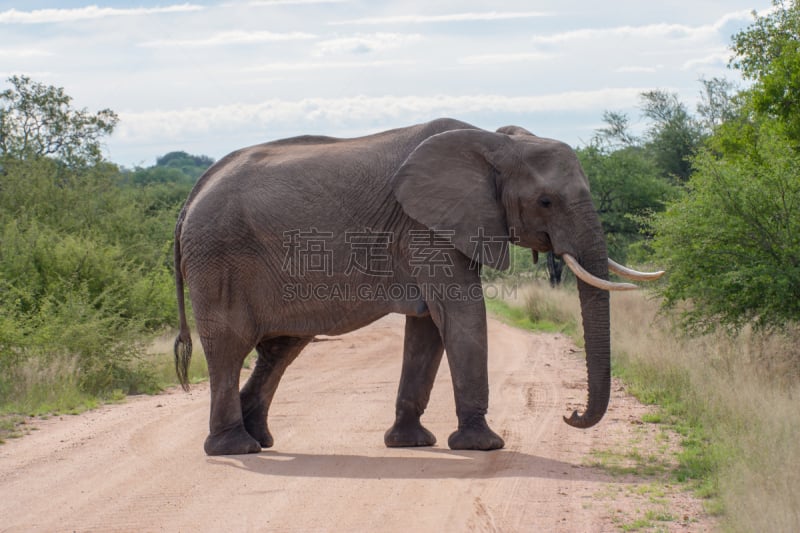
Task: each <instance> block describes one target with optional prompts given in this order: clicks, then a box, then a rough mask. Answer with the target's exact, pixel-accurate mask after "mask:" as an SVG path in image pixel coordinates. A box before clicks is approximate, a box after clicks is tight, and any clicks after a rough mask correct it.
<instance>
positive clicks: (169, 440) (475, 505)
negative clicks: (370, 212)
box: [0, 315, 709, 532]
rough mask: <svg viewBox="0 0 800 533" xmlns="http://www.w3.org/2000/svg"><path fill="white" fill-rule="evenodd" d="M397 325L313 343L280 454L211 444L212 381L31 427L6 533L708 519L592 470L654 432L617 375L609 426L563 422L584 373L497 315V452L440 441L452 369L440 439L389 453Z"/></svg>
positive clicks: (440, 390)
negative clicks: (211, 452)
mask: <svg viewBox="0 0 800 533" xmlns="http://www.w3.org/2000/svg"><path fill="white" fill-rule="evenodd" d="M402 332H403V317H400V316H396V315H393V316H389V317H386V318H385V319H383V320H381V321H379V322H376V323H375V324H373V325H371V326H369V327H367V328H364V329H362V330H360V331H357V332H354V333H351V334H349V335H346V336H343V337H340V338H338V339H337V340H331V341H330V342H319V343H314V344H312V345H310V346H309V347H308V348H307V349H306V351H305V352H304V353H303V355H302V356H301V357H300V358H299V359H298V360H297V361H296V362H295V363H294V364H293V365H292V367H290V368H289V370H288V371H287V373H286V375H285V377H284V379H283V382H282V383H281V387H280V388H279V389H278V393H277V395H276V397H275V401H274V403H273V408H272V414H271V429H272V432H273V435H274V436H275V447H274V448H272V449H270V450H265V451H263V452H262V453H261V454H257V455H250V456H234V457H207V456H205V455H204V454H203V439H204V438H205V435H206V429H207V423H208V421H207V416H208V389H207V385H195V386H193V388H192V392H191V393H189V394H186V393H183V392H182V391H179V390H172V391H169V392H167V393H165V394H162V395H159V396H153V397H145V396H142V397H135V398H132V399H130V400H129V401H127V402H126V403H124V404H121V405H110V406H105V407H103V408H101V409H98V410H95V411H92V412H89V413H85V414H82V415H80V416H63V417H56V418H53V419H50V420H45V421H36V422H35V425H36V426H37V428H38V429H37V430H36V431H33V432H32V433H31V434H30V435H28V436H25V437H24V438H21V439H15V440H12V441H10V442H8V443H7V444H5V445H2V446H0V531H187V532H188V531H191V532H195V531H312V532H313V531H341V532H354V531H414V532H425V531H431V532H434V531H435V532H441V531H510V532H511V531H615V530H618V529H619V528H620V527H621V526H622V525H624V524H626V523H631V522H632V521H635V520H637V519H638V518H639V517H640V515H641V517H642V519H643V520H647V517H646V516H645V515H647V513H648V512H649V510H650V509H652V508H653V506H654V505H656V506H657V507H658V509H659V510H661V509H662V508H663V510H664V512H665V513H667V515H665V516H663V515H662V516H661V517H660V518H658V517H657V518H656V519H657V520H662V521H660V522H657V526H658V527H660V528H663V529H669V530H676V531H703V530H706V529H708V528H709V525H708V524H709V523H708V520H707V519H706V518H704V517H703V514H702V512H701V510H700V509H701V506H700V504H699V503H698V502H696V501H694V500H692V499H691V498H690V497H688V496H687V495H685V494H683V493H681V492H675V493H672V494H670V493H667V494H664V493H663V492H662V493H661V494H660V495H659V501H658V502H657V503H656V504H654V503H653V500H654V498H653V497H652V494H648V490H647V487H649V486H652V485H653V480H652V479H640V478H636V477H633V476H630V475H627V476H624V475H617V476H612V475H611V474H609V473H608V470H609V469H608V468H605V469H604V468H596V467H591V466H587V465H589V464H591V463H592V461H593V459H594V458H595V457H596V456H597V452H598V450H607V449H617V451H618V452H620V450H621V453H625V450H626V449H628V448H629V447H631V446H639V447H641V446H644V447H647V446H650V444H649V443H651V442H655V440H656V438H657V437H656V435H655V434H654V432H655V431H656V430H654V429H650V428H649V427H648V425H643V424H641V423H638V420H640V418H641V414H642V413H643V412H645V410H644V408H643V407H642V406H640V405H638V404H637V403H636V402H635V401H634V400H632V399H631V398H630V397H628V396H626V395H625V394H624V393H623V392H622V391H621V389H620V387H619V386H615V387H614V393H613V396H612V400H611V402H612V403H611V410H610V411H609V413H608V414H607V415H606V419H605V420H604V421H603V422H602V423H601V424H599V426H597V427H595V428H593V429H590V430H585V431H581V430H576V429H573V428H570V427H569V426H567V425H566V424H564V423H563V422H562V420H561V417H562V415H565V414H569V413H570V412H571V411H572V409H573V408H576V407H581V408H582V406H583V403H584V401H585V396H586V395H585V392H584V391H585V388H584V387H585V379H586V378H585V366H584V363H583V361H582V359H581V357H580V356H581V354H580V353H574V352H575V349H574V347H573V346H572V344H571V343H570V341H569V340H567V339H566V338H564V337H560V336H558V335H544V334H532V333H527V332H523V331H520V330H517V329H514V328H511V327H509V326H506V325H504V324H501V323H499V322H496V321H491V322H490V346H489V351H490V380H491V383H490V387H491V400H490V402H491V403H490V411H489V422H490V424H491V425H492V427H493V428H494V429H495V430H496V431H498V432H500V433H501V434H502V435H503V437H504V438H505V441H506V448H505V449H504V450H501V451H496V452H488V453H486V452H454V451H450V450H449V449H448V448H447V445H446V442H447V436H448V435H449V434H450V432H451V431H452V430H453V429H454V427H455V422H456V421H455V412H454V410H455V408H454V404H453V397H452V387H451V384H450V376H449V372H448V371H447V368H446V364H443V365H442V369H441V370H440V372H439V376H438V380H437V384H436V386H435V388H434V391H433V395H432V398H431V403H430V406H429V409H428V411H427V413H426V414H425V416H424V418H423V422H424V423H425V424H426V426H427V427H428V428H429V429H430V430H431V431H433V432H434V434H435V435H436V436H437V438H438V439H439V444H437V446H435V447H432V448H419V449H387V448H385V447H384V446H383V432H384V431H385V430H386V429H387V428H388V427H389V425H390V424H391V422H392V419H393V413H394V407H393V402H394V396H395V391H396V388H397V380H398V378H399V375H400V362H401V353H402V348H401V347H402ZM648 439H649V440H648ZM662 440H663V437H662ZM615 447H616V448H615ZM659 490H660V489H659ZM647 516H650V519H651V520H652V519H653V516H655V515H652V514H650V515H647Z"/></svg>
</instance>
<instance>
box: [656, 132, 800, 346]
mask: <svg viewBox="0 0 800 533" xmlns="http://www.w3.org/2000/svg"><path fill="white" fill-rule="evenodd" d="M694 165H695V169H696V171H695V173H694V174H693V175H692V177H691V179H690V180H689V183H688V191H687V194H686V195H685V196H684V197H683V198H682V199H681V200H679V201H677V202H675V203H673V204H672V205H670V206H669V208H668V209H667V211H666V212H665V213H664V214H663V215H661V216H659V217H657V220H656V233H657V237H656V239H655V247H656V249H657V252H658V253H659V256H660V258H661V259H662V260H663V261H664V262H665V263H666V264H665V265H664V266H665V267H667V270H668V272H669V283H668V284H667V285H666V286H665V287H664V288H663V295H664V296H665V303H666V305H667V306H668V307H675V306H676V305H677V304H678V303H679V302H682V301H688V302H690V305H689V306H688V307H687V308H686V310H685V311H683V318H684V323H685V324H686V325H687V326H688V327H690V328H691V329H694V330H698V331H708V330H712V329H714V328H715V327H717V326H718V325H719V324H722V325H724V326H726V327H730V328H733V329H737V328H740V327H741V326H743V325H744V324H746V323H749V322H753V323H755V324H756V325H758V326H760V327H765V328H780V327H781V326H783V325H784V324H785V323H786V322H787V321H794V322H797V321H800V176H798V169H800V155H798V154H797V152H796V151H795V150H794V149H793V148H792V143H791V141H790V140H789V139H788V138H787V137H786V135H785V134H784V133H783V128H782V127H781V125H780V124H778V123H775V122H770V121H766V122H764V123H762V124H761V125H760V126H759V127H758V128H756V131H755V142H754V144H752V145H750V146H749V149H747V150H739V151H736V152H726V153H724V154H722V155H718V154H715V153H714V152H713V151H712V150H703V151H701V152H700V154H698V156H697V157H696V158H695V160H694Z"/></svg>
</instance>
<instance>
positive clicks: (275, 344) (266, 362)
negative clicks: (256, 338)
mask: <svg viewBox="0 0 800 533" xmlns="http://www.w3.org/2000/svg"><path fill="white" fill-rule="evenodd" d="M310 340H311V339H309V338H296V337H277V338H274V339H269V340H266V341H263V342H261V343H259V344H258V346H256V351H257V352H258V359H257V360H256V365H255V368H254V369H253V373H252V374H250V378H249V379H248V380H247V383H246V384H245V386H244V387H242V391H241V393H240V395H239V396H240V399H241V405H242V417H243V419H244V427H245V429H246V430H247V432H248V433H249V434H250V435H251V436H252V437H253V438H254V439H256V440H257V441H258V442H259V443H260V444H261V447H262V448H271V447H272V445H273V443H274V440H273V438H272V434H271V433H270V431H269V427H268V423H267V416H268V414H269V407H270V405H271V404H272V398H273V397H274V396H275V390H276V389H277V388H278V383H280V380H281V377H283V373H284V372H285V371H286V368H287V367H288V366H289V365H290V364H291V363H292V361H294V360H295V359H296V358H297V356H298V355H299V354H300V352H301V351H302V350H303V348H305V346H306V345H307V344H308V343H309V342H310Z"/></svg>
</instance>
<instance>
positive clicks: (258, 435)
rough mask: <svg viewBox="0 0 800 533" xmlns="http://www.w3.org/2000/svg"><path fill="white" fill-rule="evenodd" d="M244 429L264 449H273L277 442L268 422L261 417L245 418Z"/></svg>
mask: <svg viewBox="0 0 800 533" xmlns="http://www.w3.org/2000/svg"><path fill="white" fill-rule="evenodd" d="M244 428H245V429H246V430H247V433H249V434H250V436H251V437H253V438H254V439H256V440H257V441H258V443H259V444H260V445H261V447H262V448H272V445H273V444H275V440H274V439H273V438H272V433H270V432H269V429H268V428H267V422H266V420H263V419H261V418H260V417H245V419H244Z"/></svg>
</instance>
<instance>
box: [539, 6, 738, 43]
mask: <svg viewBox="0 0 800 533" xmlns="http://www.w3.org/2000/svg"><path fill="white" fill-rule="evenodd" d="M750 19H751V13H750V11H746V10H742V11H735V12H733V13H727V14H725V15H723V16H722V17H720V18H719V19H717V20H716V21H715V22H714V23H712V24H704V25H700V26H690V25H687V24H645V25H642V26H616V27H611V28H585V29H580V30H572V31H566V32H562V33H555V34H553V35H536V36H534V37H533V42H534V43H537V44H549V45H555V44H563V43H567V42H572V41H601V40H606V39H614V38H631V37H633V38H648V39H653V38H656V37H660V38H667V39H708V38H710V37H712V36H714V35H716V34H717V33H719V31H720V30H721V29H722V28H723V27H724V26H725V24H727V23H729V22H731V21H738V20H750Z"/></svg>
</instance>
